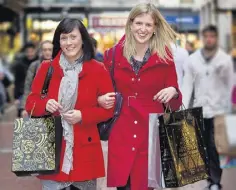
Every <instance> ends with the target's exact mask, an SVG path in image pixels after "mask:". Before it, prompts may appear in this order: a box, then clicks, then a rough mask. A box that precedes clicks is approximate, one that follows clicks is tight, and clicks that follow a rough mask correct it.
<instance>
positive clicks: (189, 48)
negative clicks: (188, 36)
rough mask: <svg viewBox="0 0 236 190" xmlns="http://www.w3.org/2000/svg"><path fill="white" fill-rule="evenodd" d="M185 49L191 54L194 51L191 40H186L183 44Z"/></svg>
mask: <svg viewBox="0 0 236 190" xmlns="http://www.w3.org/2000/svg"><path fill="white" fill-rule="evenodd" d="M185 49H186V50H187V51H188V53H189V55H191V54H192V53H194V51H195V49H194V44H193V43H192V42H189V41H187V42H186V44H185Z"/></svg>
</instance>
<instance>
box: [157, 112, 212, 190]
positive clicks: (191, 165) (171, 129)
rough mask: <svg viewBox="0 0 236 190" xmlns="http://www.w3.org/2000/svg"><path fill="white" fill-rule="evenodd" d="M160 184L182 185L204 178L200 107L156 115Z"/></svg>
mask: <svg viewBox="0 0 236 190" xmlns="http://www.w3.org/2000/svg"><path fill="white" fill-rule="evenodd" d="M159 122H160V147H161V162H162V172H163V176H164V183H165V184H164V186H165V187H166V188H174V187H182V186H185V185H188V184H192V183H195V182H197V181H200V180H205V179H207V178H208V167H207V166H208V157H207V152H206V148H205V143H204V139H203V131H202V130H203V117H202V108H193V109H187V110H182V111H177V112H171V113H165V114H164V115H163V116H160V117H159Z"/></svg>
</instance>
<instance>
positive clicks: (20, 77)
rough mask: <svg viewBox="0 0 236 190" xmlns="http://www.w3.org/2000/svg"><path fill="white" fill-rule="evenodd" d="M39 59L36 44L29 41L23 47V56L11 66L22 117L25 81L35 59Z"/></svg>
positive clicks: (16, 99) (16, 102)
mask: <svg viewBox="0 0 236 190" xmlns="http://www.w3.org/2000/svg"><path fill="white" fill-rule="evenodd" d="M37 59H38V56H37V49H36V46H35V45H34V44H33V43H27V44H25V46H24V47H23V54H22V56H21V57H19V58H17V59H16V60H15V62H14V63H13V66H12V68H11V70H12V73H13V75H14V78H15V81H14V85H15V89H14V98H15V104H16V105H17V107H18V117H20V115H21V111H22V109H21V108H20V106H19V105H20V101H21V99H22V95H23V93H24V83H25V77H26V73H27V70H28V68H29V66H30V64H31V63H32V62H33V61H36V60H37Z"/></svg>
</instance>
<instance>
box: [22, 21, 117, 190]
mask: <svg viewBox="0 0 236 190" xmlns="http://www.w3.org/2000/svg"><path fill="white" fill-rule="evenodd" d="M52 57H53V61H52V63H51V65H52V67H53V74H52V78H51V80H50V84H49V88H48V93H47V96H46V97H44V98H41V89H42V86H43V84H44V80H45V77H46V74H47V71H48V68H49V66H50V63H48V62H44V63H42V65H41V67H40V69H39V70H38V72H37V75H36V76H35V79H34V81H33V84H32V88H31V93H30V95H29V96H28V98H27V101H26V106H25V107H26V110H27V112H28V113H30V112H31V111H32V109H34V111H33V116H44V115H48V113H51V114H53V115H61V119H62V127H63V140H62V147H61V149H62V151H61V159H60V171H59V173H57V174H54V175H43V176H40V179H41V180H42V181H41V182H42V185H43V190H49V189H50V190H56V189H62V188H65V187H68V186H70V185H71V184H73V186H75V187H74V188H78V189H79V190H96V182H95V180H96V178H99V177H104V175H105V170H104V160H103V156H102V148H101V143H100V138H99V134H98V130H97V123H99V122H102V121H105V120H107V119H109V118H110V117H112V115H113V112H114V110H113V109H109V110H106V109H104V108H101V107H99V106H98V104H97V98H98V96H100V95H103V94H106V93H108V92H110V91H113V87H112V82H111V79H110V75H109V72H108V71H107V70H106V69H105V67H104V65H103V64H102V63H100V62H98V61H96V60H94V59H93V58H94V48H93V45H92V42H91V39H90V36H89V34H88V32H87V30H86V28H85V26H84V25H83V23H82V22H81V21H80V20H78V19H70V18H66V19H63V20H62V21H61V22H60V23H59V25H58V26H57V28H56V30H55V34H54V37H53V56H52Z"/></svg>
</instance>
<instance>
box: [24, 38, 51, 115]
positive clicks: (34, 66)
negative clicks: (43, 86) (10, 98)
mask: <svg viewBox="0 0 236 190" xmlns="http://www.w3.org/2000/svg"><path fill="white" fill-rule="evenodd" d="M52 50H53V45H52V42H51V41H49V40H46V41H43V42H41V44H40V47H39V59H38V60H36V61H34V62H33V63H31V64H30V66H29V68H28V71H27V74H26V78H25V85H24V94H23V97H22V101H21V102H20V109H21V110H22V111H21V117H26V116H27V115H28V114H27V112H26V110H25V102H26V98H27V96H28V95H29V93H30V91H31V85H32V82H33V80H34V77H35V75H36V73H37V71H38V69H39V67H40V65H41V63H42V62H43V61H50V59H52Z"/></svg>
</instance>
